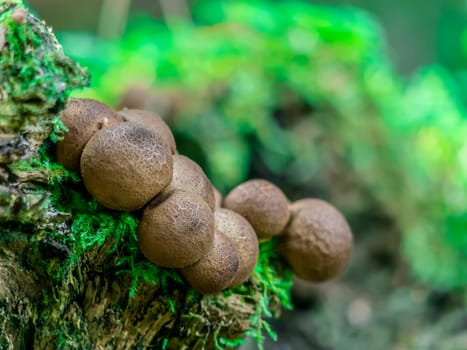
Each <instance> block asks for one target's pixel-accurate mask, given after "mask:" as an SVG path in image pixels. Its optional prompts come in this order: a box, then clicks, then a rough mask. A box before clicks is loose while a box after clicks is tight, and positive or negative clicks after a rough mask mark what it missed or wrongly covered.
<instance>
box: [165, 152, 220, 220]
mask: <svg viewBox="0 0 467 350" xmlns="http://www.w3.org/2000/svg"><path fill="white" fill-rule="evenodd" d="M174 190H182V191H187V192H192V193H196V194H197V195H199V196H200V197H201V198H203V200H204V201H205V202H206V203H207V205H208V206H209V208H211V210H212V211H214V206H215V197H214V187H213V186H212V184H211V182H210V181H209V179H208V177H207V176H206V174H205V173H204V171H203V169H201V167H200V166H199V165H198V164H196V163H195V162H194V161H192V160H191V159H190V158H188V157H185V156H182V155H180V154H174V156H173V176H172V182H171V183H170V184H169V186H167V188H166V189H165V190H164V192H165V193H169V192H172V191H174Z"/></svg>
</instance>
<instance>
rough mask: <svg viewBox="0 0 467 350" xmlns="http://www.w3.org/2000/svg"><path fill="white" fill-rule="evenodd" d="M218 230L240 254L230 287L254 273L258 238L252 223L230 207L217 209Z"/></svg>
mask: <svg viewBox="0 0 467 350" xmlns="http://www.w3.org/2000/svg"><path fill="white" fill-rule="evenodd" d="M214 224H215V226H216V232H218V233H222V234H223V235H225V236H226V237H227V238H228V239H230V241H231V242H232V244H233V246H234V248H235V251H236V252H237V256H238V271H237V273H236V274H235V277H234V279H233V281H232V282H231V283H230V285H229V287H235V286H238V285H240V284H242V283H243V282H245V281H246V280H247V279H248V278H249V277H250V276H251V274H252V273H253V270H254V268H255V266H256V262H257V261H258V253H259V247H258V238H257V237H256V233H255V231H254V230H253V227H251V225H250V223H249V222H248V221H247V220H246V219H245V218H244V217H243V216H241V215H240V214H237V213H236V212H234V211H232V210H229V209H216V211H215V213H214Z"/></svg>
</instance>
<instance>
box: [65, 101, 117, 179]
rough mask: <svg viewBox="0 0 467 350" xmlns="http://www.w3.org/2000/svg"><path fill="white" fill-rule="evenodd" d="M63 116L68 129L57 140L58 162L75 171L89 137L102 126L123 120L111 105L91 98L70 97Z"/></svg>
mask: <svg viewBox="0 0 467 350" xmlns="http://www.w3.org/2000/svg"><path fill="white" fill-rule="evenodd" d="M61 117H62V121H63V124H64V125H65V126H66V127H67V128H68V131H67V132H66V133H65V134H64V135H63V139H62V140H60V141H58V142H57V148H56V152H57V162H58V163H60V164H62V165H63V166H64V167H65V168H67V169H69V170H75V171H77V170H79V160H80V157H81V153H82V152H83V148H84V146H86V143H87V142H88V141H89V139H90V138H91V137H92V136H93V135H94V134H95V133H96V132H97V131H99V130H101V129H102V128H105V127H107V126H110V125H114V124H117V123H121V122H123V119H122V118H121V117H120V116H119V115H118V114H117V112H115V111H114V110H113V109H112V108H111V107H109V106H107V105H106V104H104V103H101V102H99V101H96V100H91V99H78V98H72V99H70V100H69V101H68V103H67V105H66V106H65V109H64V110H63V111H62V115H61Z"/></svg>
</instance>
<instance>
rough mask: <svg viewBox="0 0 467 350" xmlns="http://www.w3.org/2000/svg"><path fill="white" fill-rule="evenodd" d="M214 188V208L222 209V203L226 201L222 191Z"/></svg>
mask: <svg viewBox="0 0 467 350" xmlns="http://www.w3.org/2000/svg"><path fill="white" fill-rule="evenodd" d="M213 188H214V207H215V208H216V209H217V208H221V207H222V201H223V200H224V199H223V198H222V193H220V191H219V190H218V189H217V188H215V187H213Z"/></svg>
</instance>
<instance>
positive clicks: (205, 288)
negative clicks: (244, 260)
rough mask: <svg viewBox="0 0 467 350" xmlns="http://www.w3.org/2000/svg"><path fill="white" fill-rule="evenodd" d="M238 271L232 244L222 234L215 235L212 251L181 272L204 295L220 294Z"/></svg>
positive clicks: (236, 258)
mask: <svg viewBox="0 0 467 350" xmlns="http://www.w3.org/2000/svg"><path fill="white" fill-rule="evenodd" d="M237 270H238V257H237V253H236V250H235V247H234V246H233V244H232V242H231V241H230V240H229V239H228V238H227V237H226V236H224V235H223V234H222V233H220V232H216V234H215V235H214V244H213V247H212V249H211V250H210V251H209V252H208V253H207V254H206V255H205V256H204V257H203V258H201V259H200V260H199V261H198V262H196V263H195V264H193V265H191V266H188V267H185V268H183V269H181V270H180V272H181V273H182V275H183V277H185V279H186V280H187V282H188V283H189V284H190V286H192V287H193V288H194V289H195V290H197V291H198V292H200V293H202V294H214V293H220V292H221V291H222V290H224V289H225V288H227V287H228V286H229V285H230V284H231V283H232V280H233V279H234V277H235V274H236V273H237Z"/></svg>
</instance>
